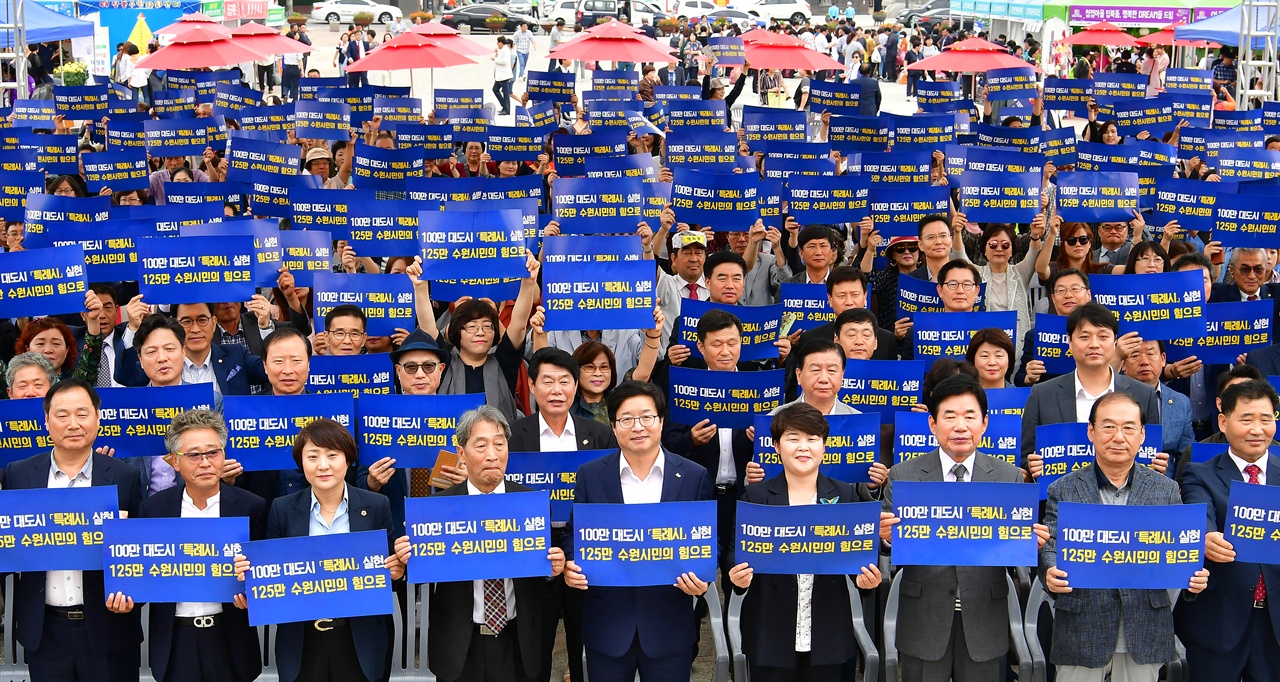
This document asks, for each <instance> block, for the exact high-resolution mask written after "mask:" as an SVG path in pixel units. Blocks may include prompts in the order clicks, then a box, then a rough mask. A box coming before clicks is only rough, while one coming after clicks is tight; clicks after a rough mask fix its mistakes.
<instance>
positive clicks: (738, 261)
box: [702, 251, 747, 278]
mask: <svg viewBox="0 0 1280 682" xmlns="http://www.w3.org/2000/svg"><path fill="white" fill-rule="evenodd" d="M725 263H731V264H734V265H737V266H738V267H740V268H742V276H743V277H746V276H747V261H746V260H745V259H743V257H742V256H739V255H738V254H736V253H734V252H732V251H717V252H715V253H713V254H711V255H710V256H707V259H706V260H705V261H703V262H702V274H703V276H705V277H707V278H710V277H711V275H712V273H714V272H715V271H716V268H718V267H720V266H721V265H724V264H725Z"/></svg>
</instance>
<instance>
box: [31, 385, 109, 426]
mask: <svg viewBox="0 0 1280 682" xmlns="http://www.w3.org/2000/svg"><path fill="white" fill-rule="evenodd" d="M77 388H82V389H84V392H85V393H88V394H89V402H91V403H93V409H95V410H99V409H102V398H101V397H99V396H98V392H97V391H96V390H95V389H94V388H93V386H92V385H90V384H89V382H87V381H85V380H84V379H77V378H75V377H72V378H70V379H63V380H62V381H59V382H58V383H56V384H54V385H53V386H51V387H49V392H48V393H46V394H44V414H45V416H46V417H48V416H49V405H50V404H52V403H53V396H55V395H58V394H59V393H62V392H63V391H74V390H75V389H77ZM95 435H96V434H95Z"/></svg>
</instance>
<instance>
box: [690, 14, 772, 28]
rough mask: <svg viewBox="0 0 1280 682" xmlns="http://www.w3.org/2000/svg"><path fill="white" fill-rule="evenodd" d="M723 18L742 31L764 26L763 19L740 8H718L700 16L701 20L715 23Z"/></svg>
mask: <svg viewBox="0 0 1280 682" xmlns="http://www.w3.org/2000/svg"><path fill="white" fill-rule="evenodd" d="M722 19H723V20H725V21H727V22H729V23H731V24H735V25H736V26H737V27H738V28H739V29H741V30H742V31H743V32H746V31H750V30H751V29H753V28H764V25H765V20H764V19H761V18H760V17H758V16H755V15H753V14H748V13H746V12H744V11H742V10H740V9H718V10H716V11H714V12H708V13H707V15H706V16H704V17H702V21H708V22H711V23H715V22H717V21H720V20H722Z"/></svg>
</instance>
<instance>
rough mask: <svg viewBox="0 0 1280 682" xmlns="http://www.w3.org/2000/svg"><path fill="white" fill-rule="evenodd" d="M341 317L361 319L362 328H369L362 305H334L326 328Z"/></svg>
mask: <svg viewBox="0 0 1280 682" xmlns="http://www.w3.org/2000/svg"><path fill="white" fill-rule="evenodd" d="M339 317H354V318H356V319H357V320H360V328H361V329H368V328H369V320H368V319H367V318H366V317H365V315H364V310H362V309H361V308H360V306H358V305H353V304H351V303H343V304H342V305H338V306H334V307H333V310H330V311H329V312H327V313H325V315H324V328H325V329H329V328H330V327H332V326H333V321H334V320H336V319H338V318H339ZM263 352H264V353H265V352H266V351H265V350H264V351H263Z"/></svg>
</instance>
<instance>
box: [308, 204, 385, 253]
mask: <svg viewBox="0 0 1280 682" xmlns="http://www.w3.org/2000/svg"><path fill="white" fill-rule="evenodd" d="M379 203H380V202H379ZM289 204H290V208H292V210H293V215H292V216H290V218H291V221H292V226H293V227H294V228H296V229H302V230H325V231H327V232H329V234H330V236H333V237H337V238H338V239H345V238H349V237H350V236H351V230H350V214H351V212H352V211H354V210H356V209H357V208H360V207H374V206H376V203H375V201H374V194H373V191H372V190H358V189H356V190H332V189H304V188H294V189H290V190H289ZM370 210H375V211H376V210H378V209H376V208H371V209H370ZM369 227H370V228H372V227H373V219H372V218H370V222H369ZM361 255H365V254H363V253H362V254H361Z"/></svg>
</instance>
